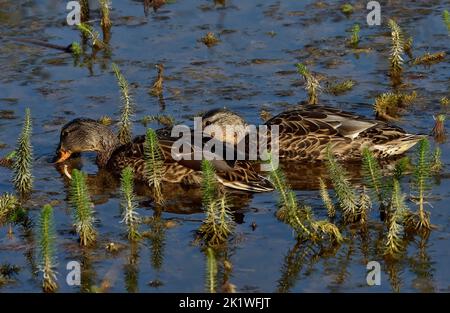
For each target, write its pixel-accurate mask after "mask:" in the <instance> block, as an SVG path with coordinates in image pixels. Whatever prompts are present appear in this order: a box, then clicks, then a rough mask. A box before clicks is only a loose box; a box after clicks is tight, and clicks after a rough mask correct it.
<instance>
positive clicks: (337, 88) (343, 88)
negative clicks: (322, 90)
mask: <svg viewBox="0 0 450 313" xmlns="http://www.w3.org/2000/svg"><path fill="white" fill-rule="evenodd" d="M354 86H355V81H353V80H351V79H347V80H344V81H342V82H340V83H335V84H332V85H330V86H328V87H327V89H326V91H327V92H328V93H331V94H333V95H335V96H337V95H340V94H343V93H345V92H347V91H349V90H351V89H352V88H353V87H354Z"/></svg>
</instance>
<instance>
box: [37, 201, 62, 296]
mask: <svg viewBox="0 0 450 313" xmlns="http://www.w3.org/2000/svg"><path fill="white" fill-rule="evenodd" d="M54 225H55V223H54V218H53V208H52V207H51V206H50V205H45V206H44V208H43V209H42V211H41V216H40V220H39V257H40V269H41V271H42V274H43V280H42V290H43V291H44V292H55V291H56V289H57V288H58V285H57V279H56V272H55V267H56V256H55V254H56V251H55V240H56V233H55V226H54Z"/></svg>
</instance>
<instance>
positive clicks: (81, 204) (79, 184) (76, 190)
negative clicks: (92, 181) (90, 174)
mask: <svg viewBox="0 0 450 313" xmlns="http://www.w3.org/2000/svg"><path fill="white" fill-rule="evenodd" d="M69 201H70V204H71V205H72V207H73V209H74V224H75V229H76V231H77V233H78V235H79V236H80V244H81V245H82V246H89V245H92V244H93V243H94V242H95V240H96V237H97V233H96V231H95V228H94V209H93V206H94V205H93V204H92V203H91V200H90V197H89V192H88V188H87V185H86V177H85V174H84V173H82V172H81V171H79V170H77V169H75V170H73V172H72V181H71V188H70V195H69Z"/></svg>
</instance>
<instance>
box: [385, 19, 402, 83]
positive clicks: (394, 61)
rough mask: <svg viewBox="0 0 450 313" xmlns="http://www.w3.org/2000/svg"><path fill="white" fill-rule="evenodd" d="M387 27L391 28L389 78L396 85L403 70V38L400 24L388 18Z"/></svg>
mask: <svg viewBox="0 0 450 313" xmlns="http://www.w3.org/2000/svg"><path fill="white" fill-rule="evenodd" d="M388 24H389V28H390V30H391V42H392V43H391V52H390V57H389V60H390V62H391V79H392V80H393V82H394V85H397V84H399V83H400V81H401V78H400V76H401V73H402V71H403V57H402V54H403V52H404V50H403V47H404V41H403V40H404V39H403V34H402V30H401V28H400V26H398V24H397V23H396V22H395V21H394V20H392V19H390V20H389V22H388Z"/></svg>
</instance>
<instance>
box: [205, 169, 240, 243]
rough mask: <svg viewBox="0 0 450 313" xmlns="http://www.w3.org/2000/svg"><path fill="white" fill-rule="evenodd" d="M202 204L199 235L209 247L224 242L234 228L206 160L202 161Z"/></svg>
mask: <svg viewBox="0 0 450 313" xmlns="http://www.w3.org/2000/svg"><path fill="white" fill-rule="evenodd" d="M202 203H203V207H204V208H205V210H206V218H205V220H204V221H203V223H202V225H201V226H200V228H199V233H200V234H201V235H202V237H203V239H204V240H205V241H206V242H207V243H208V245H209V246H215V245H219V244H221V243H223V242H225V241H226V240H227V239H228V237H229V236H230V235H231V233H232V232H233V230H234V228H235V223H234V220H233V217H232V215H231V211H230V208H229V204H228V199H227V196H226V194H221V193H220V191H219V188H218V183H217V178H216V173H215V170H214V166H213V165H212V163H211V162H210V161H208V160H203V161H202Z"/></svg>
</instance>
